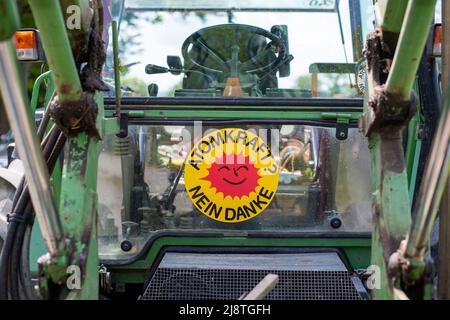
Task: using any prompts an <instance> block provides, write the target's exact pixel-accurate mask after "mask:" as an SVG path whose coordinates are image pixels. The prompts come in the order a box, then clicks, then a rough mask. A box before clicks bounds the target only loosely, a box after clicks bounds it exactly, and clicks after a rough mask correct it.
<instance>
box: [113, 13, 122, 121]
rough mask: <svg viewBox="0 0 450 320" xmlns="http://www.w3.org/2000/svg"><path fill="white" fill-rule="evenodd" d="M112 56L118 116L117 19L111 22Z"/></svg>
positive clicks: (118, 112) (117, 115)
mask: <svg viewBox="0 0 450 320" xmlns="http://www.w3.org/2000/svg"><path fill="white" fill-rule="evenodd" d="M112 37H113V56H114V89H115V97H116V117H118V118H120V65H119V64H120V63H119V35H118V30H117V21H116V20H113V22H112Z"/></svg>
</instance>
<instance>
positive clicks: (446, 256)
mask: <svg viewBox="0 0 450 320" xmlns="http://www.w3.org/2000/svg"><path fill="white" fill-rule="evenodd" d="M442 39H443V40H442V88H448V86H449V84H450V81H449V80H450V2H449V1H442ZM449 95H450V92H449V91H448V90H447V91H446V92H444V96H449ZM444 107H449V106H447V105H446V106H444ZM448 248H450V179H447V188H446V190H445V192H444V195H443V198H442V204H441V210H440V213H439V248H438V252H439V255H438V261H437V271H438V297H439V299H441V300H449V299H450V251H449V250H448Z"/></svg>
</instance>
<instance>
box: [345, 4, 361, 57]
mask: <svg viewBox="0 0 450 320" xmlns="http://www.w3.org/2000/svg"><path fill="white" fill-rule="evenodd" d="M349 7H350V8H349V10H350V20H351V25H352V28H351V29H352V39H353V61H355V62H357V61H359V60H361V58H362V54H363V45H364V39H363V28H362V19H361V3H360V0H350V1H349Z"/></svg>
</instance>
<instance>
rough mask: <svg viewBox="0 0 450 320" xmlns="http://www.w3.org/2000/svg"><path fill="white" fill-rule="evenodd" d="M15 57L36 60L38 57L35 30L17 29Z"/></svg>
mask: <svg viewBox="0 0 450 320" xmlns="http://www.w3.org/2000/svg"><path fill="white" fill-rule="evenodd" d="M15 40H16V41H15V42H16V51H17V59H19V60H20V61H37V60H38V59H39V52H38V44H37V43H38V40H37V33H36V31H35V30H22V31H17V32H16V36H15Z"/></svg>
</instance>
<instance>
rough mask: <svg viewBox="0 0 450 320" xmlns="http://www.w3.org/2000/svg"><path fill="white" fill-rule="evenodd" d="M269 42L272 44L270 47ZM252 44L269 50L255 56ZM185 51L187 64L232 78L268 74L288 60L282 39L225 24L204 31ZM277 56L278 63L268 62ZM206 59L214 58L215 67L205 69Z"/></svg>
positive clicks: (191, 39)
mask: <svg viewBox="0 0 450 320" xmlns="http://www.w3.org/2000/svg"><path fill="white" fill-rule="evenodd" d="M255 36H257V37H255ZM258 38H259V39H258ZM266 39H269V40H270V42H268V43H267V41H266ZM255 40H256V41H255ZM252 41H253V42H258V41H259V45H263V46H265V47H264V48H263V49H262V50H259V52H257V53H256V54H255V55H252V54H251V53H250V50H249V49H250V46H251V44H252ZM241 46H245V48H242V47H241ZM194 49H197V50H194ZM243 49H245V50H243ZM181 51H182V55H183V58H184V60H185V61H188V62H190V63H191V64H192V65H194V66H196V67H198V68H200V69H203V70H205V71H209V72H213V73H218V74H224V75H231V76H237V75H238V73H239V72H246V73H250V74H251V73H261V72H267V71H269V70H270V69H272V68H273V67H275V66H277V65H279V64H280V63H281V62H283V61H284V60H285V59H286V56H287V54H286V46H285V44H284V42H283V41H282V40H281V39H280V38H279V37H278V36H276V35H275V34H273V33H271V32H269V31H267V30H264V29H262V28H258V27H255V26H250V25H245V24H222V25H216V26H212V27H207V28H203V29H201V30H199V31H197V32H195V33H193V34H192V35H191V36H189V37H188V38H187V39H186V40H185V41H184V43H183V46H182V49H181ZM275 53H276V54H278V56H277V57H276V59H273V58H272V59H271V60H270V59H269V61H267V58H268V57H270V56H272V57H273V56H274V54H275ZM202 54H203V58H202ZM205 54H206V56H205ZM206 58H210V59H207V60H208V62H209V64H213V66H206V65H204V62H205V60H206ZM265 60H266V61H265ZM241 61H244V62H241Z"/></svg>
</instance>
